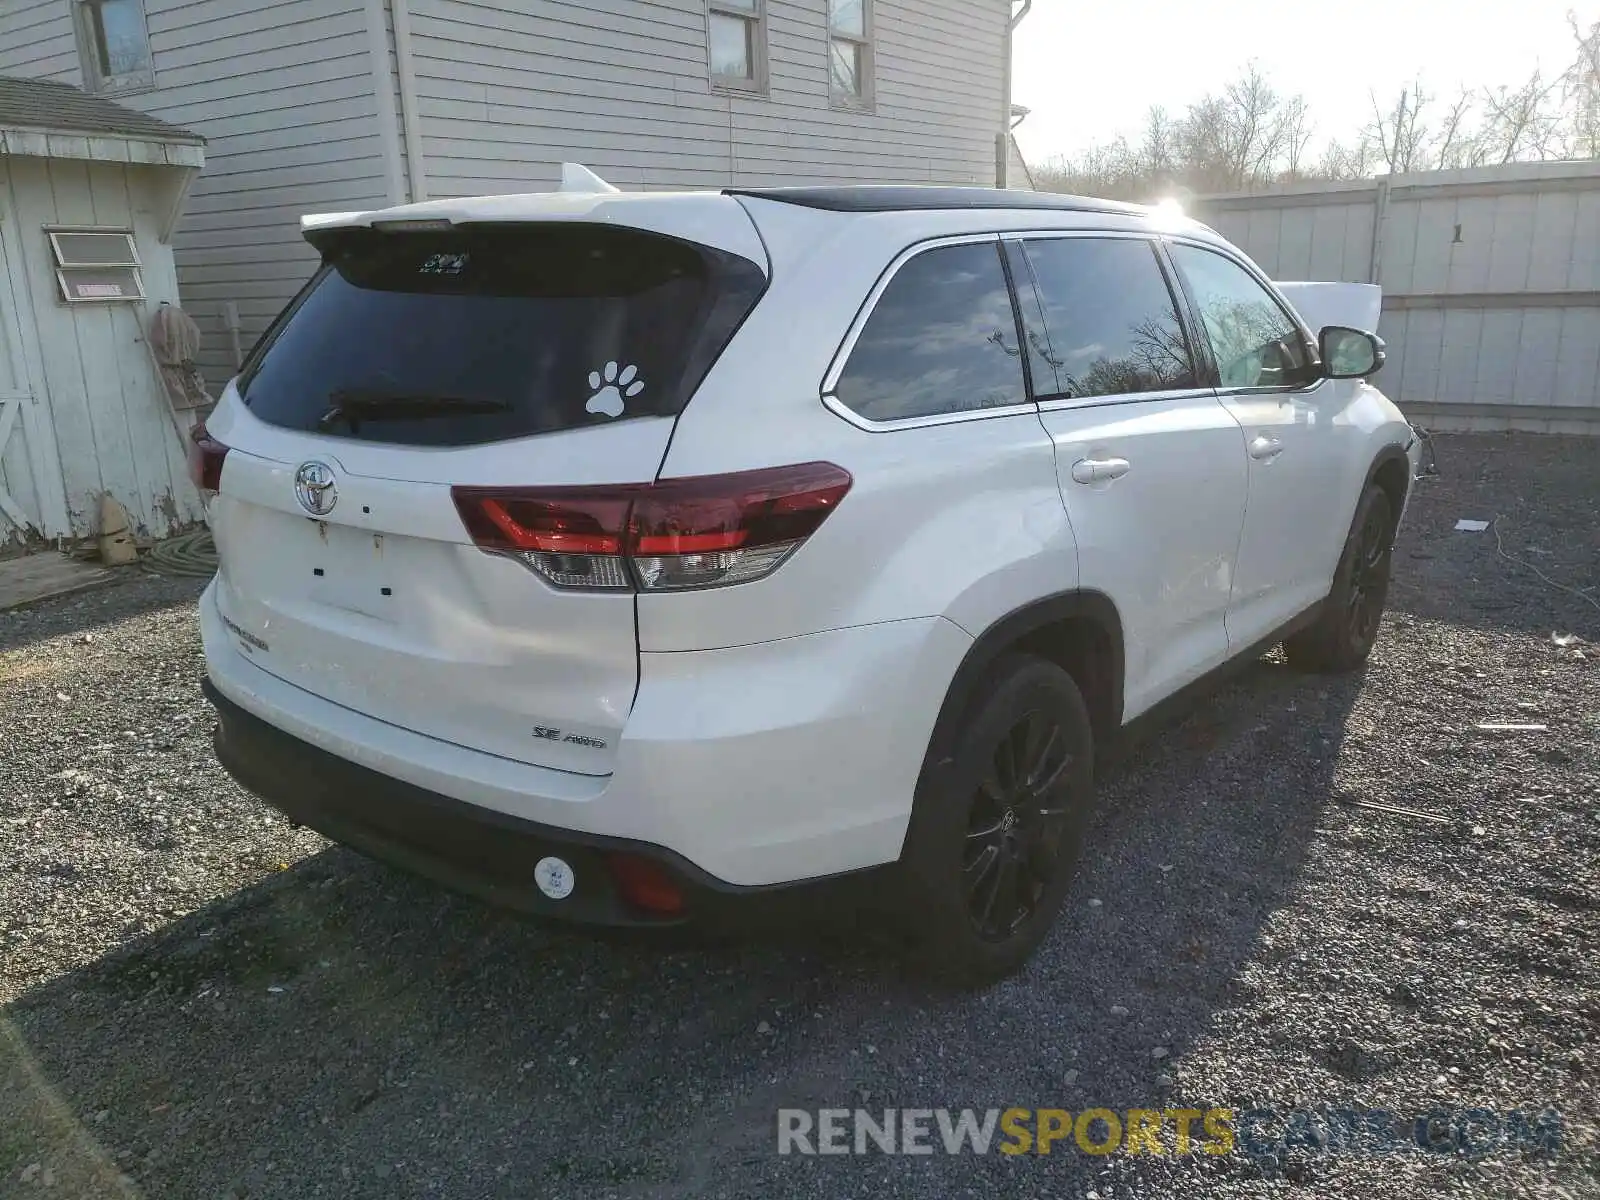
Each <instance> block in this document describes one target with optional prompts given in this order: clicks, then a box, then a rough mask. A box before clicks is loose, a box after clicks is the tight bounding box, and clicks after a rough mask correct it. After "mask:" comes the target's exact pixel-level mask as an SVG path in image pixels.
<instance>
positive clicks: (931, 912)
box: [900, 654, 1094, 986]
mask: <svg viewBox="0 0 1600 1200" xmlns="http://www.w3.org/2000/svg"><path fill="white" fill-rule="evenodd" d="M949 743H950V744H949V747H948V750H947V752H946V753H944V754H941V755H930V762H929V764H928V767H927V769H925V770H924V772H923V777H922V779H921V781H920V782H919V785H918V789H917V797H916V808H915V812H914V815H913V818H912V826H911V829H910V831H909V832H908V836H907V841H906V851H905V853H904V854H903V855H902V857H901V862H900V868H901V875H902V888H901V896H900V899H901V901H902V903H901V906H900V921H901V925H902V932H903V933H904V934H905V935H906V937H907V940H908V942H909V944H910V946H911V947H912V950H913V953H914V956H915V958H916V960H917V961H918V963H919V965H920V966H921V967H922V968H923V969H924V970H926V971H929V972H930V973H932V974H934V975H936V976H937V977H939V978H941V979H943V980H945V981H947V982H950V983H954V984H957V985H959V986H977V985H981V984H984V983H989V982H993V981H995V980H997V979H1000V978H1003V977H1005V976H1007V975H1010V974H1012V973H1013V972H1015V971H1016V970H1018V969H1019V968H1020V967H1021V966H1022V965H1023V964H1024V963H1025V962H1027V960H1028V958H1029V957H1030V956H1031V955H1032V954H1033V952H1034V950H1035V949H1036V948H1037V947H1038V945H1039V943H1040V942H1041V941H1042V940H1043V939H1044V936H1045V934H1046V933H1048V932H1049V930H1050V927H1051V925H1052V924H1053V923H1054V921H1055V917H1056V913H1057V912H1058V910H1059V909H1060V907H1061V900H1062V897H1063V896H1064V895H1065V894H1066V891H1067V887H1068V886H1069V884H1070V883H1071V881H1072V877H1073V875H1074V873H1075V872H1076V869H1077V864H1078V858H1079V855H1080V853H1081V850H1082V843H1083V834H1084V829H1085V826H1086V825H1087V823H1088V818H1089V814H1090V810H1091V808H1092V804H1093V799H1094V736H1093V732H1092V728H1091V725H1090V720H1089V710H1088V707H1087V705H1085V703H1084V700H1083V694H1082V693H1081V692H1080V691H1079V689H1078V685H1077V683H1076V682H1075V681H1074V680H1073V678H1072V676H1071V675H1070V674H1068V673H1067V672H1066V671H1065V670H1063V669H1062V668H1061V667H1059V666H1057V665H1056V664H1055V663H1053V662H1050V661H1048V660H1046V659H1042V658H1037V657H1034V656H1032V655H1022V654H1009V655H1005V656H1004V657H1002V658H1001V659H1000V660H999V661H998V662H996V663H995V665H994V667H993V668H992V669H991V670H990V671H989V672H988V674H987V676H986V677H985V680H984V682H983V684H981V685H980V686H979V687H978V689H977V690H976V693H975V696H974V699H973V700H972V702H971V703H970V704H969V706H968V708H967V710H966V713H965V715H964V717H963V718H962V719H961V720H960V722H959V724H958V726H957V727H956V729H955V731H954V734H953V735H952V736H951V737H950V739H949Z"/></svg>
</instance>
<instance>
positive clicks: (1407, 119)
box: [1367, 80, 1433, 175]
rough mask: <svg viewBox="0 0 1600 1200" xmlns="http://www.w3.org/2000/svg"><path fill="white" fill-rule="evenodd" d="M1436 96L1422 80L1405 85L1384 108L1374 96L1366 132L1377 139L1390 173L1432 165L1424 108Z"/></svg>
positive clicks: (1426, 167) (1379, 151)
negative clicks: (1392, 101)
mask: <svg viewBox="0 0 1600 1200" xmlns="http://www.w3.org/2000/svg"><path fill="white" fill-rule="evenodd" d="M1432 102H1433V97H1432V96H1430V95H1428V93H1427V92H1425V91H1423V89H1422V83H1421V81H1420V80H1419V81H1417V82H1416V83H1414V84H1412V85H1411V86H1410V87H1409V88H1405V89H1402V90H1401V92H1400V98H1399V99H1398V100H1397V101H1395V103H1394V106H1393V107H1392V108H1390V109H1389V110H1388V111H1387V112H1385V111H1384V110H1383V109H1382V108H1380V107H1379V106H1378V97H1377V96H1376V94H1374V95H1373V96H1372V117H1373V120H1372V124H1371V125H1369V126H1368V127H1367V133H1368V135H1369V136H1370V137H1371V139H1372V140H1373V141H1374V142H1376V143H1377V146H1378V153H1379V154H1380V155H1381V156H1382V159H1383V162H1384V164H1385V165H1387V166H1388V168H1389V173H1390V174H1391V175H1401V174H1404V173H1405V172H1407V171H1425V170H1427V169H1428V167H1429V166H1431V165H1432V164H1431V162H1430V161H1429V156H1428V140H1429V138H1428V125H1427V122H1426V121H1425V120H1424V119H1423V115H1422V114H1423V111H1424V110H1425V109H1426V108H1427V107H1428V105H1429V104H1431V103H1432Z"/></svg>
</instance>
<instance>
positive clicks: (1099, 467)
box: [1072, 458, 1133, 483]
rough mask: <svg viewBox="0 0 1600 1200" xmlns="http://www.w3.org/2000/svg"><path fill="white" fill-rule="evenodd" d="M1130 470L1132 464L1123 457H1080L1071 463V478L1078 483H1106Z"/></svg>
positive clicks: (1119, 477)
mask: <svg viewBox="0 0 1600 1200" xmlns="http://www.w3.org/2000/svg"><path fill="white" fill-rule="evenodd" d="M1131 470H1133V464H1132V463H1130V462H1129V461H1128V460H1127V459H1125V458H1080V459H1079V460H1078V461H1077V462H1075V463H1073V464H1072V478H1073V479H1074V480H1075V481H1077V482H1078V483H1106V482H1108V481H1110V480H1112V479H1121V478H1122V477H1123V476H1124V475H1126V474H1127V473H1128V472H1129V471H1131Z"/></svg>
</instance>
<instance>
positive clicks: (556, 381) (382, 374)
mask: <svg viewBox="0 0 1600 1200" xmlns="http://www.w3.org/2000/svg"><path fill="white" fill-rule="evenodd" d="M765 286H766V277H765V274H764V273H763V271H762V270H761V268H760V267H759V266H757V265H756V264H755V263H752V262H750V261H748V260H746V259H743V258H740V257H738V256H737V255H732V254H727V253H725V252H723V251H720V250H716V249H714V248H712V247H707V246H700V245H695V244H691V243H688V242H683V241H679V240H676V239H673V238H668V237H663V236H660V235H657V234H651V233H645V232H642V231H637V230H626V229H616V228H610V227H599V226H585V225H577V224H567V223H552V224H548V225H504V226H465V227H461V228H458V229H455V230H450V231H443V232H426V233H419V232H380V231H375V230H370V229H355V230H349V231H344V232H342V233H340V234H339V235H336V236H335V237H334V238H333V239H332V240H331V241H330V242H328V243H326V244H325V249H324V256H323V265H322V267H321V269H320V270H319V271H318V272H317V274H316V276H315V277H314V278H313V279H312V281H311V282H310V284H308V285H307V287H306V289H305V290H304V291H303V292H302V293H301V295H300V296H299V297H298V298H297V299H296V301H295V303H294V304H293V305H292V306H291V307H290V309H289V310H287V311H286V313H285V314H284V316H282V317H280V319H279V321H278V322H277V324H276V325H275V326H274V328H273V329H272V330H271V331H269V333H268V335H267V337H266V338H264V339H263V341H262V344H261V345H260V346H259V347H258V348H257V350H256V352H255V353H254V355H252V358H251V360H250V361H249V362H248V363H247V364H246V366H245V369H244V371H243V372H242V373H241V376H240V394H241V396H242V398H243V399H244V402H245V403H246V404H247V405H248V406H249V407H250V410H251V411H252V412H253V413H254V414H255V415H256V416H258V417H260V418H261V419H262V420H263V421H266V422H268V423H269V424H273V425H279V426H283V427H286V428H291V429H300V430H307V431H314V432H318V433H322V434H327V435H329V436H334V437H347V438H357V439H361V440H368V441H381V442H395V443H402V444H411V445H466V444H474V443H482V442H493V441H503V440H506V439H510V438H518V437H526V436H530V435H534V434H540V433H549V432H554V431H559V430H566V429H575V428H582V427H585V426H590V425H602V424H608V423H610V422H613V421H618V420H627V419H630V418H634V417H641V416H674V415H676V414H677V413H679V412H680V411H682V409H683V406H684V405H685V404H686V403H687V402H688V399H689V397H690V396H691V395H692V394H693V392H694V390H695V388H696V387H698V385H699V383H700V380H701V379H702V378H703V377H704V375H705V373H706V371H707V370H709V369H710V367H711V365H712V363H713V362H714V361H715V360H716V357H717V355H718V354H720V353H721V351H722V349H723V348H724V347H725V346H726V344H727V342H728V340H729V339H730V338H731V336H732V335H733V332H734V330H735V329H737V327H738V325H739V323H740V322H741V321H742V320H743V319H744V317H745V316H746V315H747V314H748V313H749V311H750V309H751V308H752V307H753V306H754V305H755V303H756V302H757V300H758V299H759V298H760V296H761V293H762V291H763V290H764V288H765Z"/></svg>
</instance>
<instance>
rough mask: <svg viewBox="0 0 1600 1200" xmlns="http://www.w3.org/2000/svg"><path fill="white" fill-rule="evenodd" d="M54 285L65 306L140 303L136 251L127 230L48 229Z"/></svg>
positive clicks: (141, 288) (140, 278)
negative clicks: (58, 289)
mask: <svg viewBox="0 0 1600 1200" xmlns="http://www.w3.org/2000/svg"><path fill="white" fill-rule="evenodd" d="M45 234H46V236H47V237H49V239H50V253H51V254H52V255H53V256H54V257H55V263H56V281H57V282H58V283H59V284H60V285H61V298H62V299H63V300H65V301H66V302H67V303H68V304H90V303H94V302H96V301H98V302H102V303H103V302H105V301H118V300H143V299H144V277H143V276H141V275H140V274H139V251H138V250H137V249H136V248H135V246H134V244H133V234H132V233H131V232H130V231H129V230H126V229H47V230H45Z"/></svg>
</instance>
